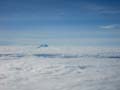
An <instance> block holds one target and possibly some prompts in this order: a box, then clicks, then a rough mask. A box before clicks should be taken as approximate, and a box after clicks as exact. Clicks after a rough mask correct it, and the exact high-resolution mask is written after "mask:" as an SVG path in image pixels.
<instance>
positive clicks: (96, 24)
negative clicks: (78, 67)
mask: <svg viewBox="0 0 120 90" xmlns="http://www.w3.org/2000/svg"><path fill="white" fill-rule="evenodd" d="M119 17H120V1H119V0H0V45H39V44H41V43H48V44H49V45H51V46H56V45H57V46H115V47H116V46H118V47H119V46H120V18H119Z"/></svg>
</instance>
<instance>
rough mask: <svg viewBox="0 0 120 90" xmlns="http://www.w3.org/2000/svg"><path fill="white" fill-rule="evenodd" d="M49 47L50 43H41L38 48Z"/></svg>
mask: <svg viewBox="0 0 120 90" xmlns="http://www.w3.org/2000/svg"><path fill="white" fill-rule="evenodd" d="M42 47H48V44H41V45H40V46H39V47H38V48H42Z"/></svg>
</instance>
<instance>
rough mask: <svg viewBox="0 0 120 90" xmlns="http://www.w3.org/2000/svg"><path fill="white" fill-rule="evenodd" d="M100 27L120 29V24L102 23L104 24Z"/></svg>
mask: <svg viewBox="0 0 120 90" xmlns="http://www.w3.org/2000/svg"><path fill="white" fill-rule="evenodd" d="M100 28H101V29H110V30H111V29H112V30H113V29H114V30H118V29H120V25H119V24H110V25H102V26H100Z"/></svg>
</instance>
